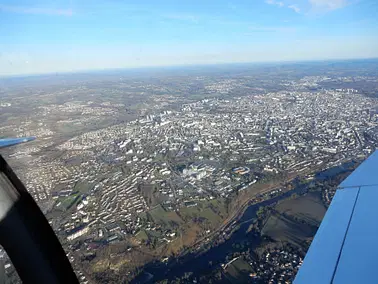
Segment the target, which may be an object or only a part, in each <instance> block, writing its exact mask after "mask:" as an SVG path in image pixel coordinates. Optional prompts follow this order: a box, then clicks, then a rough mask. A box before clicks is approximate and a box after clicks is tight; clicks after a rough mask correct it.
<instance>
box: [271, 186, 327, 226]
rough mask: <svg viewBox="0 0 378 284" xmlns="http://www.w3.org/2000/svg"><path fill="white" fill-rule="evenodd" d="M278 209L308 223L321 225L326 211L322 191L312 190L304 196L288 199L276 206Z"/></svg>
mask: <svg viewBox="0 0 378 284" xmlns="http://www.w3.org/2000/svg"><path fill="white" fill-rule="evenodd" d="M276 210H277V211H278V212H280V213H284V214H286V215H288V216H293V217H294V218H296V219H300V220H304V221H305V222H306V223H308V224H311V225H314V226H319V224H320V222H321V221H322V219H323V217H324V214H325V212H326V207H325V206H324V205H323V202H322V200H321V193H320V192H310V193H308V194H306V195H304V196H301V197H298V198H295V199H288V200H285V201H283V202H281V203H280V204H278V205H277V206H276Z"/></svg>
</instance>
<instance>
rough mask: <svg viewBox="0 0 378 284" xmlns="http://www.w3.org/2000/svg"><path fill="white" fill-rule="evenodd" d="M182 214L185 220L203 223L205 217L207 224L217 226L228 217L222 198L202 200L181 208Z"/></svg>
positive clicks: (212, 226)
mask: <svg viewBox="0 0 378 284" xmlns="http://www.w3.org/2000/svg"><path fill="white" fill-rule="evenodd" d="M180 215H181V217H182V218H183V219H184V221H185V222H189V221H194V222H196V223H202V222H201V221H204V219H205V222H206V223H207V225H210V226H211V228H216V227H218V226H219V224H220V223H221V222H222V221H223V220H224V218H226V216H227V210H226V207H225V204H224V203H223V202H222V200H210V201H200V202H198V204H197V206H193V207H183V208H181V209H180Z"/></svg>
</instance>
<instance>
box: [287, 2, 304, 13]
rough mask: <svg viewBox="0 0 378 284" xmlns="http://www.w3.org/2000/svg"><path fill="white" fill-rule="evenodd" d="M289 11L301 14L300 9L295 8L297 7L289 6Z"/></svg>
mask: <svg viewBox="0 0 378 284" xmlns="http://www.w3.org/2000/svg"><path fill="white" fill-rule="evenodd" d="M287 7H288V8H289V9H292V10H294V12H296V13H300V12H301V9H300V8H299V7H298V6H297V5H294V4H293V5H289V6H287Z"/></svg>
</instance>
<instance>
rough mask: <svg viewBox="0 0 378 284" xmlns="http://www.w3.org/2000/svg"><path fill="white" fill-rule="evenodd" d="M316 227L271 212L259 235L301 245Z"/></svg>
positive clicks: (314, 231)
mask: <svg viewBox="0 0 378 284" xmlns="http://www.w3.org/2000/svg"><path fill="white" fill-rule="evenodd" d="M316 230H317V227H316V226H312V225H309V224H303V223H301V222H298V221H294V220H292V219H288V218H286V217H284V216H282V215H280V214H276V213H272V214H271V216H270V217H269V218H268V220H267V222H266V223H265V225H264V227H263V229H262V231H261V235H263V236H268V237H270V238H272V239H273V240H275V241H281V242H289V243H291V244H293V245H296V246H302V244H303V242H304V241H305V240H307V239H309V238H311V237H313V236H314V235H315V233H316Z"/></svg>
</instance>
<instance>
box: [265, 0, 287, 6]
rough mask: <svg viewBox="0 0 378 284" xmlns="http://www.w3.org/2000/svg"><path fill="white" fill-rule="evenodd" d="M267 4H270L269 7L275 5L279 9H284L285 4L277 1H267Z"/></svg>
mask: <svg viewBox="0 0 378 284" xmlns="http://www.w3.org/2000/svg"><path fill="white" fill-rule="evenodd" d="M265 3H266V4H269V5H275V6H279V7H283V6H284V5H285V4H284V3H283V2H281V1H275V0H266V1H265Z"/></svg>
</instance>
